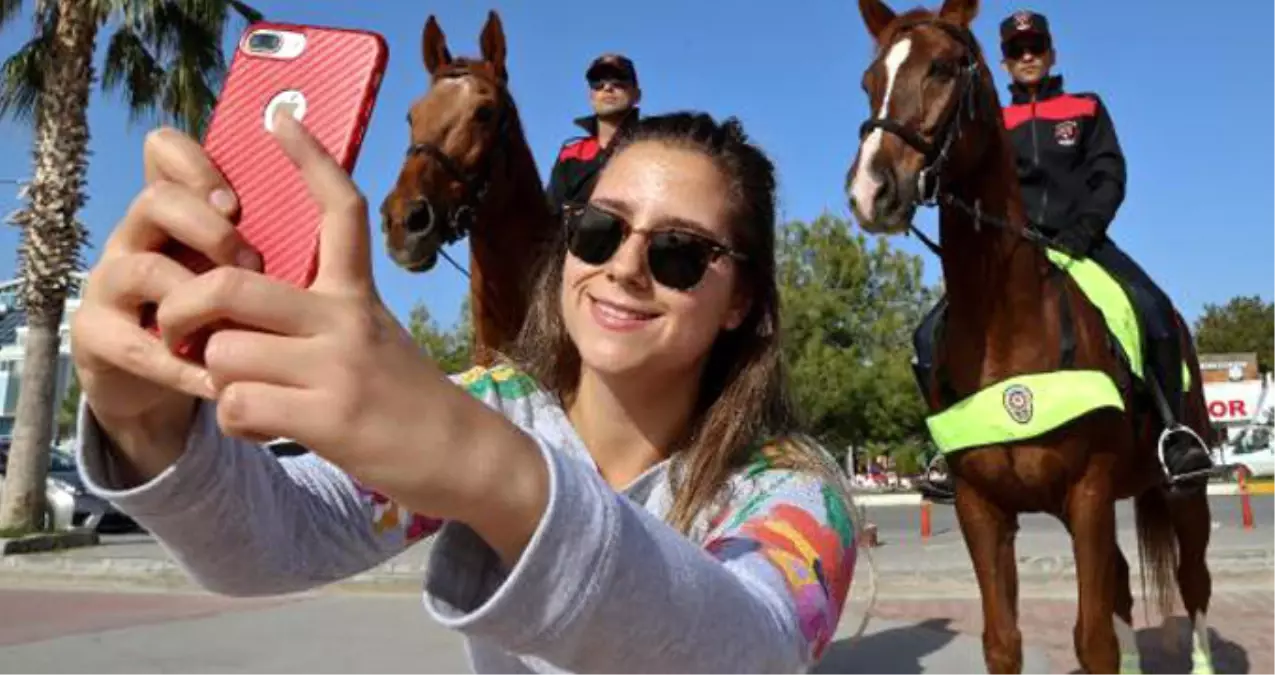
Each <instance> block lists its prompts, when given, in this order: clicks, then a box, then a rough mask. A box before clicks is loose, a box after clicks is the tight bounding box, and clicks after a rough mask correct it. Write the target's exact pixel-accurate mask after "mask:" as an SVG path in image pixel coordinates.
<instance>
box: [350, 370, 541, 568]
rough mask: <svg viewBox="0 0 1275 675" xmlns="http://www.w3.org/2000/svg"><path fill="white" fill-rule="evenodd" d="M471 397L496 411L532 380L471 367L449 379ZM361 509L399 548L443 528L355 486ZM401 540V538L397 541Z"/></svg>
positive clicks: (376, 530)
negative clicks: (400, 545)
mask: <svg viewBox="0 0 1275 675" xmlns="http://www.w3.org/2000/svg"><path fill="white" fill-rule="evenodd" d="M452 381H453V382H455V383H456V384H458V385H460V386H461V387H462V388H464V389H465V391H467V392H469V394H470V395H472V396H473V397H474V398H476V399H478V400H480V401H483V402H484V403H486V404H487V405H490V406H492V407H495V408H497V409H500V408H501V407H502V406H507V405H508V404H509V402H511V401H517V400H520V399H525V398H526V397H527V396H528V395H530V394H531V393H532V392H533V391H535V383H534V381H533V380H532V379H531V378H530V377H529V376H527V375H525V374H523V373H521V372H519V371H517V370H515V369H514V368H512V367H510V366H507V365H499V366H495V367H492V368H483V367H481V366H475V367H473V368H470V369H469V370H467V371H465V372H463V373H459V374H457V375H453V376H452ZM356 487H357V488H358V491H359V497H360V499H361V500H362V502H363V507H364V509H365V510H366V511H367V512H368V514H369V516H370V517H371V519H372V531H373V532H374V533H375V534H376V536H377V537H380V538H390V539H391V540H396V541H401V544H402V545H403V546H408V545H411V544H414V543H416V542H418V541H420V540H422V539H424V538H425V537H428V536H430V535H432V534H434V533H435V532H437V531H438V530H439V528H441V527H442V526H443V521H442V520H440V519H438V518H431V517H429V516H426V515H422V514H419V513H412V512H410V511H409V510H408V509H406V508H404V507H402V506H399V505H398V504H397V503H396V502H395V501H394V500H392V499H390V498H389V497H387V496H385V495H383V494H381V493H380V492H377V491H376V490H373V489H371V488H369V487H367V486H364V485H356ZM399 537H401V539H398V538H399Z"/></svg>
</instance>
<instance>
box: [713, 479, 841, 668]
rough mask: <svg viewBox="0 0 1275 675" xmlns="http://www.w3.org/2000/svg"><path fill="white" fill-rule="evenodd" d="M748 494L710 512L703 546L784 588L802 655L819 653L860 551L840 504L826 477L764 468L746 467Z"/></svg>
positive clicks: (833, 626) (835, 620) (735, 566)
mask: <svg viewBox="0 0 1275 675" xmlns="http://www.w3.org/2000/svg"><path fill="white" fill-rule="evenodd" d="M749 474H750V475H749V479H750V481H751V483H752V490H751V494H750V495H749V496H747V497H746V498H744V499H743V500H742V503H741V502H739V501H738V500H737V503H735V504H730V505H728V506H727V508H726V509H723V510H722V512H721V513H720V514H719V515H718V516H717V517H716V518H714V523H713V524H712V526H711V529H710V532H709V538H708V542H707V544H706V545H705V549H706V550H707V551H708V552H709V553H710V554H712V555H713V556H714V557H715V558H717V559H718V560H720V561H722V562H723V563H725V564H726V565H727V566H728V567H730V568H732V569H734V570H735V571H736V572H737V573H739V574H741V575H747V576H748V577H751V578H754V579H757V580H759V581H762V582H764V583H765V584H767V585H768V586H770V587H771V588H778V589H782V591H783V594H784V595H785V596H786V597H785V601H786V603H787V604H788V607H789V609H790V611H791V614H790V617H791V619H792V620H793V621H794V622H795V624H796V626H797V627H798V628H799V632H800V635H801V636H802V638H803V639H804V641H805V647H806V650H807V658H808V659H809V660H810V662H816V661H818V660H819V658H820V657H821V656H822V655H823V652H824V649H825V648H826V647H827V646H828V643H829V641H830V640H831V639H832V636H833V634H834V633H835V632H836V630H837V624H838V622H839V620H840V618H841V609H842V607H843V606H844V604H845V601H846V596H847V594H848V593H849V591H850V581H851V579H852V578H853V576H854V569H855V562H856V559H857V549H856V546H855V537H854V527H853V524H852V522H851V517H850V514H849V512H848V511H847V507H846V504H845V502H844V501H843V500H842V498H841V497H840V495H838V494H837V492H836V491H835V490H834V489H833V488H832V487H831V486H829V485H828V484H827V483H825V482H822V481H819V480H816V479H815V478H814V477H812V476H809V475H805V474H798V473H795V472H789V471H780V470H774V469H768V468H767V467H766V464H765V462H764V460H763V461H762V462H759V463H758V464H755V465H754V467H753V468H752V469H751V470H750V472H749Z"/></svg>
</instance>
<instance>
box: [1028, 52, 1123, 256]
mask: <svg viewBox="0 0 1275 675" xmlns="http://www.w3.org/2000/svg"><path fill="white" fill-rule="evenodd" d="M1010 93H1011V94H1012V95H1013V103H1012V104H1011V105H1009V106H1007V107H1006V108H1005V109H1004V111H1003V112H1004V117H1005V128H1006V130H1008V131H1009V135H1010V138H1011V139H1012V140H1013V144H1014V150H1015V155H1016V158H1015V159H1016V163H1017V168H1018V180H1019V183H1020V184H1021V185H1022V190H1023V205H1024V206H1025V207H1026V210H1027V217H1028V218H1029V219H1030V220H1031V221H1032V222H1034V223H1036V225H1037V226H1038V227H1039V228H1040V229H1041V230H1042V231H1043V232H1045V233H1046V234H1049V235H1054V234H1057V233H1058V232H1060V231H1062V230H1063V229H1066V228H1069V227H1074V226H1076V225H1077V224H1078V223H1082V224H1083V225H1084V226H1086V227H1089V228H1091V229H1092V230H1094V232H1092V234H1094V235H1100V234H1105V233H1106V230H1107V227H1108V226H1109V225H1110V224H1111V221H1112V219H1114V218H1115V216H1116V211H1117V210H1118V209H1119V208H1120V204H1121V202H1123V201H1124V194H1125V160H1124V154H1123V153H1122V152H1121V151H1120V142H1119V141H1118V140H1117V139H1116V129H1115V126H1114V125H1113V124H1112V123H1111V117H1110V116H1109V115H1108V114H1107V110H1106V108H1105V107H1104V106H1103V105H1102V100H1101V99H1099V98H1098V95H1097V94H1091V93H1082V94H1068V93H1064V92H1063V87H1062V77H1057V76H1056V77H1050V78H1047V79H1046V80H1045V81H1043V82H1042V83H1041V86H1040V87H1039V90H1038V91H1037V93H1036V95H1035V96H1033V95H1031V94H1030V93H1028V91H1027V90H1026V89H1024V88H1023V87H1021V86H1019V85H1018V84H1013V85H1010Z"/></svg>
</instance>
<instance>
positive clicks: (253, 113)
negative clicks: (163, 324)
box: [143, 22, 389, 361]
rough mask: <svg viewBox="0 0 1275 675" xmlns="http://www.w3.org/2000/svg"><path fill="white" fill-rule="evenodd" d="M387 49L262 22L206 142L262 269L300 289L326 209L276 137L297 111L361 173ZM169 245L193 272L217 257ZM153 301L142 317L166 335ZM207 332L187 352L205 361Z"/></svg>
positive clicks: (251, 31) (367, 40) (362, 34)
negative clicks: (277, 124)
mask: <svg viewBox="0 0 1275 675" xmlns="http://www.w3.org/2000/svg"><path fill="white" fill-rule="evenodd" d="M388 58H389V50H388V48H387V46H386V43H385V40H384V38H382V37H381V36H380V35H378V34H377V33H374V32H370V31H363V30H351V29H343V28H329V27H321V26H307V25H299V24H286V23H276V22H258V23H254V24H252V25H250V26H248V27H247V28H246V29H245V30H244V32H243V35H242V36H241V37H240V39H239V42H238V44H237V46H236V49H235V54H234V57H233V60H232V61H231V66H230V68H229V71H228V72H227V76H226V80H225V84H224V86H223V88H222V91H221V95H220V96H219V97H218V99H217V103H216V106H215V107H214V109H213V114H212V119H211V121H210V122H209V125H208V130H207V133H206V134H205V137H204V140H203V146H204V149H205V151H206V152H207V153H208V156H209V157H210V159H211V160H212V162H213V163H214V164H215V165H216V167H217V168H218V169H219V170H220V171H221V172H222V174H223V175H224V176H225V178H226V180H227V181H228V182H229V183H230V186H231V187H232V188H233V189H234V192H235V195H236V196H237V198H238V200H239V216H238V221H237V223H236V226H237V228H238V230H239V232H240V234H241V235H242V236H243V238H244V239H245V240H246V241H247V242H248V243H249V244H250V245H252V246H253V247H255V248H256V250H257V251H258V252H260V253H261V257H262V261H263V263H264V270H263V272H264V274H266V275H268V276H270V277H273V278H275V279H280V280H283V281H286V282H288V283H291V284H294V285H296V286H298V287H302V288H304V287H306V286H309V284H310V283H311V282H312V281H313V279H314V275H315V272H316V271H317V265H318V251H319V224H320V216H321V214H320V212H319V208H318V206H317V205H316V204H315V202H314V200H313V199H311V197H310V194H309V192H308V190H307V188H306V185H305V182H304V181H303V180H302V177H301V174H300V172H299V171H298V170H297V168H296V167H295V166H294V165H293V164H292V162H291V160H289V159H288V158H287V156H286V155H284V154H283V151H282V150H281V149H280V148H279V145H278V143H277V142H276V141H275V140H274V138H273V137H272V135H271V129H272V128H273V126H274V116H275V113H276V112H277V111H278V110H280V109H283V110H285V111H290V112H291V113H292V115H293V117H295V118H296V119H298V120H300V122H301V123H302V124H303V125H304V126H305V127H306V128H307V129H308V130H309V131H310V133H311V134H313V135H314V136H315V138H316V139H317V140H318V141H319V142H320V143H321V144H322V145H323V147H324V148H325V149H326V150H327V151H328V153H329V154H331V155H332V157H333V158H334V159H336V161H337V162H338V163H339V164H340V165H341V166H342V167H343V168H344V169H345V170H346V171H347V172H353V170H354V165H355V161H356V160H357V158H358V154H359V149H360V148H361V147H362V143H363V134H364V132H365V131H366V130H367V125H368V121H369V120H370V119H371V115H372V108H373V105H374V104H375V101H376V94H377V92H378V91H379V88H380V84H381V78H382V77H383V76H384V73H385V67H386V63H387V61H388ZM165 253H167V254H168V255H170V256H172V257H174V258H175V259H177V260H178V261H179V262H182V263H183V264H185V265H186V266H187V267H189V268H190V269H192V270H193V271H195V272H205V271H207V270H209V269H211V268H212V267H213V266H214V265H213V263H212V262H211V261H209V260H208V259H207V258H206V257H204V256H203V255H202V254H200V253H198V252H196V251H194V250H193V249H190V248H187V247H186V246H184V245H182V244H180V243H179V242H176V241H172V242H169V243H168V244H167V245H166V249H165ZM153 311H154V310H153V308H152V309H151V314H150V316H149V317H147V316H145V315H144V316H143V320H144V322H149V327H150V328H151V329H152V330H153V331H155V332H156V334H158V332H157V331H158V329H157V328H156V327H155V325H154V315H153ZM206 339H207V331H204V332H203V333H202V334H200V335H195V336H192V339H191V340H188V341H187V344H183V345H181V346H180V349H179V353H181V354H182V355H183V356H186V357H187V358H192V359H194V360H197V361H198V360H202V351H203V343H204V342H205V341H206Z"/></svg>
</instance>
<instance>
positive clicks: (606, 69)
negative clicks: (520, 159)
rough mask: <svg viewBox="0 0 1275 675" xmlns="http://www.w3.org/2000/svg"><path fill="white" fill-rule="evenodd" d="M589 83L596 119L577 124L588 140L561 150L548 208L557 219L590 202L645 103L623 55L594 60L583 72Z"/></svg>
mask: <svg viewBox="0 0 1275 675" xmlns="http://www.w3.org/2000/svg"><path fill="white" fill-rule="evenodd" d="M585 79H586V80H587V81H588V83H589V103H590V104H591V105H592V107H593V114H592V115H589V116H587V117H581V118H579V119H576V120H575V123H576V125H577V126H579V127H580V128H581V129H584V131H585V132H587V135H585V136H579V137H576V138H572V139H570V140H568V141H567V142H566V143H564V144H563V145H562V149H561V150H559V151H558V158H557V160H556V161H555V162H554V165H553V169H552V171H551V172H550V174H549V187H548V188H547V190H546V191H547V193H548V199H549V207H550V209H552V211H553V213H554V216H555V217H556V218H558V219H561V218H562V211H563V209H564V208H566V207H568V206H570V205H573V204H575V205H582V204H584V203H585V202H587V201H588V200H589V194H590V193H591V192H593V184H594V183H595V182H597V179H598V174H599V173H600V172H601V170H602V166H603V165H604V164H606V161H607V159H608V158H609V157H610V154H611V153H610V148H611V147H612V146H613V144H614V141H615V140H616V138H617V136H619V135H621V134H623V133H625V132H626V131H627V130H628V129H630V128H631V127H632V126H633V124H635V123H636V122H637V120H638V103H639V102H640V101H641V100H642V90H641V89H639V88H638V80H637V70H636V69H635V68H634V67H633V62H632V61H631V60H629V59H628V57H625V56H623V55H621V54H603V55H602V56H599V57H598V58H596V59H594V61H593V63H591V64H590V65H589V69H588V70H587V71H585Z"/></svg>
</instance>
